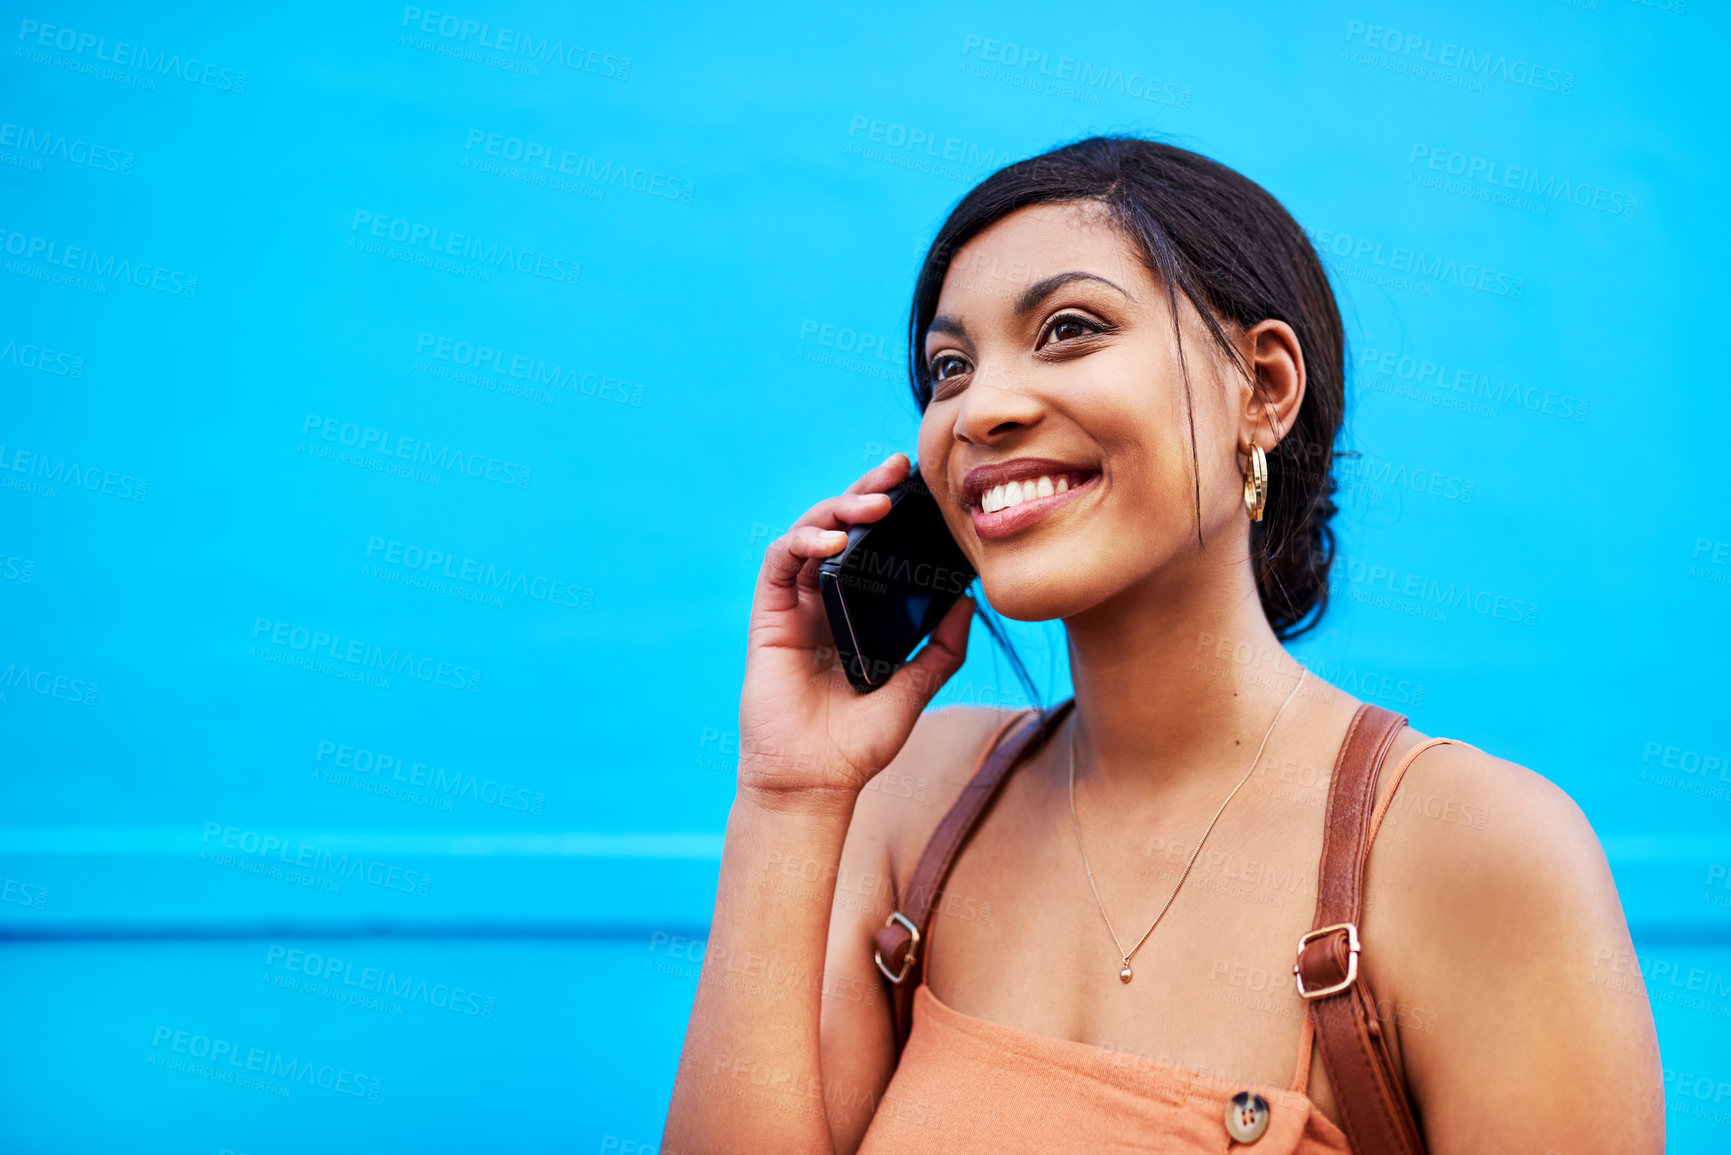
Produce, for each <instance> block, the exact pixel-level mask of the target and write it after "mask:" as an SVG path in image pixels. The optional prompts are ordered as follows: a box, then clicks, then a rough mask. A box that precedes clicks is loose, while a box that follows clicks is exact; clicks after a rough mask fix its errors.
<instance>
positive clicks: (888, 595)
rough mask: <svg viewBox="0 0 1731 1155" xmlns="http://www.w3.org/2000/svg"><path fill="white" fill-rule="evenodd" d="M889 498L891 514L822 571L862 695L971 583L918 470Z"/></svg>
mask: <svg viewBox="0 0 1731 1155" xmlns="http://www.w3.org/2000/svg"><path fill="white" fill-rule="evenodd" d="M889 498H890V511H889V512H888V513H887V514H885V515H884V516H883V517H882V518H881V519H879V520H878V521H876V522H874V523H872V524H871V525H862V526H856V527H855V528H854V529H852V530H850V531H849V533H848V542H847V545H846V546H845V547H844V548H843V549H842V551H841V552H840V553H838V554H836V555H834V556H832V557H830V558H827V559H825V561H824V562H823V564H822V565H821V566H819V567H818V588H819V589H820V590H821V591H822V592H823V604H824V609H825V611H826V612H827V613H828V615H829V628H830V633H831V634H833V635H834V636H835V644H836V649H837V652H838V656H839V657H840V658H841V660H842V663H843V668H844V669H845V670H846V673H847V678H848V683H849V684H850V685H852V686H853V688H854V689H855V690H857V691H858V692H860V693H862V694H868V693H870V692H871V691H873V690H876V689H878V688H880V687H881V686H883V685H884V684H885V683H886V682H888V681H889V679H890V678H891V677H892V676H893V675H894V674H895V672H896V671H897V670H898V669H900V668H901V666H902V663H904V662H905V661H906V660H907V658H908V655H909V654H911V653H913V651H914V647H916V646H918V645H919V644H920V642H922V641H924V640H925V638H926V636H927V635H928V634H930V633H931V632H932V631H933V630H934V629H936V628H937V625H938V623H939V622H940V621H942V620H943V617H944V615H945V614H946V613H948V612H949V608H950V607H951V606H952V605H954V604H955V601H956V599H957V598H958V597H960V596H961V595H962V593H963V592H964V591H965V590H966V589H967V588H968V585H969V583H971V582H972V581H973V580H974V568H973V566H972V565H971V564H969V562H968V559H967V555H965V554H964V553H962V550H961V547H960V546H958V545H957V544H956V540H955V538H954V537H952V536H951V534H950V529H949V526H948V525H946V524H945V523H944V515H943V511H942V510H940V509H939V508H938V503H937V501H936V499H934V498H933V497H932V491H931V489H930V488H929V487H928V486H927V485H926V484H925V481H924V480H923V479H922V478H921V477H920V470H919V467H918V466H915V467H914V468H913V469H912V470H911V471H910V472H909V474H908V478H907V480H906V481H904V482H903V483H902V484H900V485H898V486H897V487H896V488H895V489H893V490H891V491H890V494H889Z"/></svg>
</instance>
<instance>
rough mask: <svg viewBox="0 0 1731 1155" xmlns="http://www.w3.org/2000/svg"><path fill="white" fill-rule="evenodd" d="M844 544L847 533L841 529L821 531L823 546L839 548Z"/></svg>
mask: <svg viewBox="0 0 1731 1155" xmlns="http://www.w3.org/2000/svg"><path fill="white" fill-rule="evenodd" d="M846 544H847V534H846V533H845V532H843V531H842V530H839V529H826V530H824V531H823V547H824V548H825V549H839V548H841V547H842V546H844V545H846Z"/></svg>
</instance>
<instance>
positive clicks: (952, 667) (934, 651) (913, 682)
mask: <svg viewBox="0 0 1731 1155" xmlns="http://www.w3.org/2000/svg"><path fill="white" fill-rule="evenodd" d="M973 623H974V599H973V598H970V597H965V596H964V597H959V598H957V599H956V604H955V605H953V606H951V607H950V609H949V612H948V613H946V614H945V615H944V617H943V620H942V621H940V622H939V623H938V628H937V629H935V630H933V631H932V636H931V637H930V638H927V639H926V644H925V645H924V646H922V647H921V648H920V652H919V653H917V654H915V655H914V657H913V660H912V661H910V662H908V663H907V665H905V666H903V667H902V668H901V669H899V670H897V671H896V673H895V677H893V678H891V679H890V684H891V685H895V684H896V683H897V682H900V683H901V684H902V688H903V689H904V691H905V692H906V693H908V694H910V695H911V696H913V697H914V698H915V699H916V700H917V701H918V702H919V705H920V708H921V709H924V708H925V704H926V703H927V702H929V701H931V700H932V698H933V696H934V695H936V694H937V692H938V691H939V690H941V689H943V688H944V683H945V682H947V681H949V680H950V676H951V675H953V674H954V673H955V672H956V671H957V670H959V669H961V666H962V661H963V660H964V659H965V658H967V656H968V631H969V630H970V629H971V628H972V626H973ZM886 688H887V687H886Z"/></svg>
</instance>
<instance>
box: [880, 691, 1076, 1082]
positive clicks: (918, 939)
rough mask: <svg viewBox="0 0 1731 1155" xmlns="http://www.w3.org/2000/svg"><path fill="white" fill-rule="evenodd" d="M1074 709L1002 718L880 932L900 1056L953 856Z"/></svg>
mask: <svg viewBox="0 0 1731 1155" xmlns="http://www.w3.org/2000/svg"><path fill="white" fill-rule="evenodd" d="M1073 705H1075V699H1070V700H1069V701H1066V702H1064V703H1062V704H1061V705H1059V706H1056V707H1054V708H1053V709H1051V710H1047V711H1044V712H1042V711H1039V710H1025V711H1023V712H1022V713H1020V714H1015V715H1012V716H1011V717H1009V718H1007V719H1005V721H1004V723H1003V724H1002V725H1000V726H999V727H998V728H997V730H996V731H994V732H993V734H992V737H991V740H990V741H988V742H987V743H986V746H985V749H984V751H982V753H981V755H980V765H979V768H978V769H977V770H975V772H974V776H973V777H972V778H971V779H969V781H968V784H967V786H966V787H964V788H963V790H962V794H961V797H959V798H957V799H956V801H955V804H954V805H953V806H951V807H950V810H949V813H948V814H945V815H944V820H943V821H942V822H940V823H938V828H937V831H936V832H935V833H934V834H933V835H932V838H931V841H930V842H928V843H926V848H925V851H924V852H923V853H922V854H921V855H920V861H919V865H918V866H916V867H914V873H913V877H912V878H911V879H909V881H908V886H907V889H906V890H904V891H903V892H902V894H901V896H900V898H899V899H898V904H899V907H898V909H897V910H896V911H895V912H894V913H892V914H891V915H890V916H889V918H888V920H887V921H885V923H884V925H883V926H882V927H880V928H879V929H878V932H877V935H876V936H875V943H876V947H877V949H876V951H875V952H873V957H874V958H875V959H876V961H877V965H878V970H879V971H881V972H882V973H883V976H884V978H885V979H887V980H888V981H889V984H890V1003H891V1005H892V1007H893V1008H894V1011H895V1023H896V1051H897V1052H898V1053H900V1051H901V1048H902V1046H903V1044H905V1043H906V1042H907V1040H908V1031H909V1030H910V1029H911V1028H912V1025H913V1014H914V990H915V989H916V988H917V987H918V986H919V985H920V982H921V979H922V976H923V974H924V971H925V952H924V951H923V950H922V949H921V947H922V944H924V943H925V941H926V938H927V936H928V934H929V933H930V931H931V925H932V912H933V911H934V910H936V909H937V905H938V900H939V899H940V898H941V897H942V894H943V886H944V880H945V879H947V878H948V877H949V874H950V868H951V867H952V866H953V865H955V861H956V855H958V854H959V853H961V849H962V847H963V845H965V844H966V843H967V841H968V836H969V835H970V834H972V833H973V832H974V828H975V827H976V826H978V825H979V823H980V819H981V818H983V817H984V816H985V813H986V811H987V809H989V808H990V806H991V804H992V800H993V799H995V798H996V797H997V795H998V788H999V787H1000V786H1002V785H1003V784H1004V780H1005V779H1007V778H1008V777H1009V776H1010V770H1011V769H1012V768H1013V767H1014V766H1015V765H1016V763H1017V762H1018V761H1019V760H1020V759H1021V757H1022V755H1023V754H1024V753H1026V752H1027V751H1029V750H1031V749H1035V748H1037V747H1038V745H1039V744H1040V743H1041V742H1043V741H1044V740H1045V738H1046V736H1047V735H1048V734H1050V733H1051V732H1052V730H1053V728H1054V727H1055V726H1057V724H1058V723H1059V722H1060V721H1061V720H1062V719H1063V717H1064V715H1065V714H1066V713H1068V712H1069V710H1070V707H1071V706H1073ZM1006 732H1007V733H1008V734H1009V738H1008V739H1007V740H1006V739H1005V737H1004V735H1005V734H1006Z"/></svg>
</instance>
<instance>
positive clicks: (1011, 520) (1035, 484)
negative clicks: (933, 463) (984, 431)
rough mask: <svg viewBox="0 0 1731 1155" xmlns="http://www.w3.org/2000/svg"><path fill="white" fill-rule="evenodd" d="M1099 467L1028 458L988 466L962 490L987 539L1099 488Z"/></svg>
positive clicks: (979, 531)
mask: <svg viewBox="0 0 1731 1155" xmlns="http://www.w3.org/2000/svg"><path fill="white" fill-rule="evenodd" d="M1099 478H1100V474H1099V473H1098V472H1096V471H1094V470H1090V469H1084V468H1081V467H1080V466H1075V465H1070V464H1067V463H1065V462H1062V461H1053V460H1050V459H1046V458H1032V457H1024V458H1018V459H1016V460H1014V461H1006V462H1003V463H1001V464H998V465H982V466H980V467H979V468H978V469H975V470H973V471H972V472H970V473H969V474H968V476H967V478H966V479H965V480H964V481H963V484H962V494H963V497H964V498H965V499H966V500H967V502H968V508H969V511H970V512H971V513H972V515H973V519H974V532H975V533H977V534H979V536H980V538H981V539H982V540H988V541H989V540H992V539H994V538H1000V537H1007V536H1009V535H1010V534H1012V533H1016V532H1018V531H1020V530H1023V529H1026V528H1027V527H1028V526H1030V525H1032V524H1034V523H1035V522H1036V521H1039V520H1040V519H1041V518H1043V517H1045V516H1046V515H1047V514H1049V513H1051V512H1052V511H1053V510H1055V509H1057V508H1058V507H1060V506H1062V505H1065V504H1067V503H1069V502H1071V501H1074V500H1075V499H1076V497H1077V496H1078V495H1079V494H1081V493H1083V492H1085V491H1087V490H1088V489H1090V488H1092V487H1093V484H1094V483H1095V482H1096V481H1098V480H1099Z"/></svg>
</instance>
